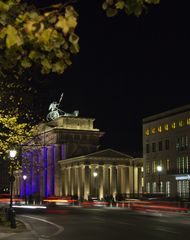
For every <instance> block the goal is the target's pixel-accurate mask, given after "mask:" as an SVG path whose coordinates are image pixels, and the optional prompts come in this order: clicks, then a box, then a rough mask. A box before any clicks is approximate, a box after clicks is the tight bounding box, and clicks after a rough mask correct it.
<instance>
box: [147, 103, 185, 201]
mask: <svg viewBox="0 0 190 240" xmlns="http://www.w3.org/2000/svg"><path fill="white" fill-rule="evenodd" d="M143 159H144V181H145V190H144V191H145V192H147V193H152V194H154V193H158V192H162V193H164V194H166V196H167V197H179V198H189V197H190V183H189V180H190V105H186V106H183V107H180V108H176V109H173V110H170V111H166V112H163V113H160V114H157V115H153V116H150V117H146V118H144V119H143ZM157 166H161V167H162V171H161V172H158V171H157ZM159 190H160V191H159Z"/></svg>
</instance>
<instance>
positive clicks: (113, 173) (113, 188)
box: [110, 165, 117, 197]
mask: <svg viewBox="0 0 190 240" xmlns="http://www.w3.org/2000/svg"><path fill="white" fill-rule="evenodd" d="M116 174H117V172H116V167H115V166H113V165H112V166H111V171H110V180H111V182H110V193H111V194H112V196H114V197H115V195H116V191H117V189H116V180H117V179H116Z"/></svg>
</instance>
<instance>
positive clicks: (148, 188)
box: [146, 182, 150, 193]
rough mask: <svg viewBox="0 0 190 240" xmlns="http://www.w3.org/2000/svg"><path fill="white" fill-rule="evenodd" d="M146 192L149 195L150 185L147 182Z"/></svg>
mask: <svg viewBox="0 0 190 240" xmlns="http://www.w3.org/2000/svg"><path fill="white" fill-rule="evenodd" d="M146 191H147V192H148V193H150V183H149V182H147V184H146Z"/></svg>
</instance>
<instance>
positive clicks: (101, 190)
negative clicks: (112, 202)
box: [98, 165, 104, 200]
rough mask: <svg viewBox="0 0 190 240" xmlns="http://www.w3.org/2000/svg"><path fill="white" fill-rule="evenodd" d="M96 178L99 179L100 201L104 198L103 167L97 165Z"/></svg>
mask: <svg viewBox="0 0 190 240" xmlns="http://www.w3.org/2000/svg"><path fill="white" fill-rule="evenodd" d="M98 178H99V198H100V200H101V199H102V198H103V197H104V184H103V166H102V165H99V169H98Z"/></svg>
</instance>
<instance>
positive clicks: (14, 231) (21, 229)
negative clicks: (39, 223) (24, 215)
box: [0, 219, 38, 240]
mask: <svg viewBox="0 0 190 240" xmlns="http://www.w3.org/2000/svg"><path fill="white" fill-rule="evenodd" d="M16 225H17V227H16V228H10V227H9V226H1V225H0V239H6V240H21V239H23V240H24V239H26V240H35V239H38V238H35V234H34V233H33V232H32V229H31V228H30V226H29V225H28V224H26V223H24V222H23V221H21V220H20V219H19V220H18V219H16Z"/></svg>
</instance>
